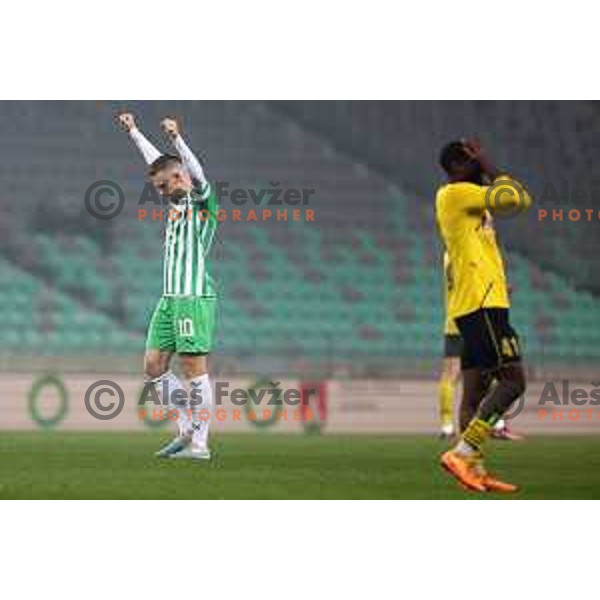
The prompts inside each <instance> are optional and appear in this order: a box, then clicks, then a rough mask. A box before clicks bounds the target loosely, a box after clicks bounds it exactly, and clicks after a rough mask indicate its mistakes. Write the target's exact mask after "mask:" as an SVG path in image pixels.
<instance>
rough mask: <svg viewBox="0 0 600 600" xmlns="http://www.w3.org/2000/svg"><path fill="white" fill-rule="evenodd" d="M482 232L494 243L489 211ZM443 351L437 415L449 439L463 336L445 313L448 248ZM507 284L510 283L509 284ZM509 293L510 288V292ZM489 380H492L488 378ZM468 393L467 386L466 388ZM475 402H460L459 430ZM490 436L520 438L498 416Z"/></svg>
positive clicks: (447, 268) (449, 287)
mask: <svg viewBox="0 0 600 600" xmlns="http://www.w3.org/2000/svg"><path fill="white" fill-rule="evenodd" d="M483 234H484V235H485V236H486V238H485V239H484V242H485V243H487V244H492V245H493V244H495V243H496V232H495V231H494V224H493V218H492V215H491V214H490V212H489V211H485V213H484V215H483ZM443 266H444V311H445V317H446V318H445V321H444V354H443V359H442V372H441V375H440V381H439V386H438V392H439V395H438V401H439V402H438V405H439V417H440V434H439V436H440V438H442V439H452V438H453V437H454V432H455V429H454V397H455V390H456V386H457V384H458V381H459V379H460V357H461V355H462V347H463V344H462V338H461V337H460V331H458V327H457V326H456V323H455V322H454V319H452V318H450V316H449V315H448V305H449V303H450V302H449V298H450V296H451V295H452V293H453V291H454V282H453V277H452V265H451V264H450V258H449V257H448V252H444V258H443ZM509 287H510V286H509ZM509 293H510V292H509ZM490 381H491V380H490ZM487 387H488V386H487V385H486V388H487ZM463 391H466V392H467V395H469V392H470V390H468V389H465V390H463ZM476 410H477V406H474V407H473V406H471V405H469V404H468V403H466V402H463V403H462V405H461V412H460V416H459V424H460V428H459V431H460V432H461V433H462V432H463V431H464V429H465V428H466V427H467V425H468V424H469V421H470V420H471V419H472V418H473V415H474V414H475V412H476ZM492 437H493V438H495V439H498V440H520V439H522V436H521V435H518V434H516V433H513V432H512V431H511V430H510V428H509V427H508V425H507V423H506V421H505V420H504V419H499V420H498V422H497V423H496V424H495V425H494V428H493V430H492Z"/></svg>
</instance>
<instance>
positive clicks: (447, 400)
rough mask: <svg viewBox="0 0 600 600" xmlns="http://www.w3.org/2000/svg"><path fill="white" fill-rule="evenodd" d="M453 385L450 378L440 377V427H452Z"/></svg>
mask: <svg viewBox="0 0 600 600" xmlns="http://www.w3.org/2000/svg"><path fill="white" fill-rule="evenodd" d="M454 387H455V386H454V382H453V381H452V379H447V378H445V377H442V378H441V379H440V384H439V408H440V420H441V422H442V428H446V427H450V428H453V427H454Z"/></svg>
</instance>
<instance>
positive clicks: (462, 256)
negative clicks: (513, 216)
mask: <svg viewBox="0 0 600 600" xmlns="http://www.w3.org/2000/svg"><path fill="white" fill-rule="evenodd" d="M499 180H502V181H503V182H507V181H509V182H511V183H512V184H513V185H514V186H515V187H518V194H515V195H514V196H513V200H511V198H510V197H509V198H508V199H507V200H506V199H505V200H503V201H505V202H506V203H508V202H511V201H514V202H520V203H522V206H523V208H528V207H529V205H530V204H531V197H530V196H529V194H527V192H526V191H525V190H524V188H523V187H522V186H521V185H520V184H519V183H518V182H516V181H514V180H511V179H509V178H508V177H507V176H505V175H503V176H502V177H501V178H499ZM497 181H498V180H497ZM490 193H493V186H492V187H489V186H481V185H477V184H474V183H466V182H460V183H449V184H447V185H444V186H442V187H441V188H440V189H439V190H438V192H437V196H436V217H437V222H438V227H439V229H440V233H441V236H442V239H443V242H444V245H445V247H446V251H447V253H448V261H449V263H450V265H451V266H450V272H451V279H452V292H451V294H449V296H448V309H447V315H448V318H450V319H456V318H457V317H460V316H463V315H467V314H469V313H472V312H474V311H476V310H478V309H480V308H508V307H509V306H510V302H509V298H508V289H507V283H506V274H505V270H504V261H503V259H502V255H501V253H500V249H499V248H498V244H497V242H496V235H495V232H494V230H493V227H492V226H491V224H490V219H489V212H488V205H490V206H494V204H492V203H490V201H489V198H488V196H489V195H490Z"/></svg>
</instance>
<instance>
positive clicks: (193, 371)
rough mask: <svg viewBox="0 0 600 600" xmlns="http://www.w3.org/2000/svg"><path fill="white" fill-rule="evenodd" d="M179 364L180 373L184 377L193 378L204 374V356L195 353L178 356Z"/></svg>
mask: <svg viewBox="0 0 600 600" xmlns="http://www.w3.org/2000/svg"><path fill="white" fill-rule="evenodd" d="M179 365H180V367H181V373H182V374H183V376H184V377H185V378H186V379H194V378H195V377H201V376H202V375H205V374H206V357H205V356H197V355H192V354H190V355H185V354H182V355H180V356H179Z"/></svg>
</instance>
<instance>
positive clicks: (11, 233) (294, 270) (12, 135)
mask: <svg viewBox="0 0 600 600" xmlns="http://www.w3.org/2000/svg"><path fill="white" fill-rule="evenodd" d="M125 109H126V110H130V111H132V112H133V113H134V114H135V115H136V116H137V118H138V121H139V124H140V128H141V130H142V131H143V132H145V133H146V134H147V135H148V137H149V138H150V139H151V140H152V141H153V142H155V143H156V144H157V145H160V146H161V147H165V149H166V148H168V146H167V145H166V144H165V143H164V140H163V139H162V136H161V135H160V133H159V131H158V124H159V121H160V120H161V118H163V117H164V116H167V115H169V116H176V117H178V118H180V119H181V122H182V124H183V130H184V132H185V137H186V138H187V140H188V141H189V143H190V145H191V147H192V148H193V149H194V150H195V151H197V153H198V154H199V155H200V156H201V157H202V159H203V161H204V162H205V169H206V172H207V175H208V177H209V179H211V180H217V181H224V182H228V184H229V186H230V187H231V188H234V187H244V188H251V189H256V190H260V189H265V188H269V187H272V186H273V182H276V183H277V184H278V187H279V188H280V189H283V190H285V189H290V188H295V189H314V190H315V193H314V195H313V196H311V199H310V206H309V208H311V209H313V210H314V211H315V222H314V223H306V222H303V221H300V222H296V223H294V222H290V221H289V220H288V222H283V221H277V220H275V219H270V220H268V221H265V222H262V221H261V220H260V219H259V221H258V222H250V223H248V222H238V223H235V222H232V221H231V219H227V220H226V221H224V222H223V223H222V224H221V225H220V229H219V231H218V236H217V241H216V244H215V247H214V248H213V253H212V262H213V268H214V273H215V276H216V279H217V282H218V287H219V289H220V293H221V296H222V301H221V313H220V318H219V332H218V336H217V339H218V345H217V349H216V352H215V355H214V357H213V359H212V363H211V365H212V366H211V370H212V372H213V373H214V374H215V375H217V376H229V375H234V376H242V375H250V376H257V375H263V374H268V375H281V376H287V377H292V378H296V377H299V378H304V379H311V378H312V379H317V380H343V381H346V382H349V381H352V380H356V381H357V384H356V385H361V384H360V383H359V382H363V384H362V385H364V382H365V381H367V382H370V385H373V384H376V383H377V382H378V381H395V382H400V383H398V384H397V385H399V386H400V387H402V383H401V382H402V381H404V380H410V381H413V380H425V381H434V380H435V379H436V378H437V376H438V373H439V362H440V356H441V350H442V331H443V305H442V273H441V253H442V250H441V247H440V243H439V240H438V234H437V230H436V226H435V220H434V197H435V190H436V188H437V186H438V185H440V183H441V182H442V173H441V171H440V169H439V168H438V166H437V157H438V152H439V148H440V147H441V145H442V144H444V143H445V142H447V141H449V140H451V139H453V138H458V137H463V136H477V137H479V138H480V139H481V140H482V142H483V143H484V144H485V145H486V146H488V147H489V150H490V153H491V154H492V156H493V157H495V158H496V162H497V164H498V165H499V166H501V167H506V168H507V169H508V170H509V171H510V172H511V173H512V174H514V175H515V176H516V177H517V178H520V179H521V180H522V181H523V182H524V183H525V184H526V185H527V186H528V187H529V189H530V191H531V193H532V195H533V196H534V201H537V200H538V199H540V198H541V199H542V203H541V204H540V205H539V207H543V208H545V209H548V212H549V213H550V212H551V211H552V209H557V210H558V209H563V211H564V218H563V220H562V221H561V220H551V218H546V219H545V220H542V221H540V220H539V219H538V213H537V210H532V211H531V212H530V213H528V214H527V215H523V216H521V217H520V218H517V219H510V220H504V221H502V220H498V221H497V229H498V235H499V239H500V241H501V243H502V245H503V247H504V250H505V252H506V257H507V263H508V275H509V279H510V282H511V284H512V286H513V288H514V293H513V317H512V318H513V321H514V325H515V327H516V328H517V330H518V331H519V332H520V334H521V335H522V338H523V342H524V347H525V356H526V359H527V363H528V370H529V371H530V375H531V376H532V377H533V378H536V377H537V378H541V379H543V378H544V377H549V376H556V377H559V376H563V375H564V376H574V374H577V376H581V377H584V378H585V377H589V376H593V370H594V368H595V366H596V365H597V364H598V359H599V358H600V277H599V276H600V252H599V250H600V236H598V231H599V221H598V209H599V208H600V202H599V200H600V168H599V167H598V164H597V161H596V159H597V156H598V147H600V144H599V142H600V103H598V102H441V101H436V102H422V101H414V102H407V101H402V102H390V101H388V102H356V101H352V102H351V101H344V102H321V101H318V102H317V101H310V102H309V101H302V102H291V101H285V102H249V101H235V102H214V101H211V102H154V101H153V102H137V101H136V102H105V101H101V102H0V131H1V132H2V142H1V143H0V159H1V160H0V169H2V179H1V180H2V189H1V190H0V194H1V197H0V210H1V215H0V239H1V240H2V246H1V248H2V251H1V255H0V274H1V278H2V292H1V293H0V303H1V305H2V313H3V321H2V327H1V328H0V337H1V340H0V348H1V350H0V353H1V363H0V364H1V366H2V369H3V371H4V373H5V374H10V373H13V374H14V373H38V372H39V373H42V372H47V371H51V372H61V373H78V372H81V373H90V372H102V373H107V372H109V373H123V374H129V375H132V376H139V379H140V380H141V364H142V354H143V344H144V339H145V332H146V328H147V325H148V322H149V318H150V315H151V312H152V310H153V309H154V306H155V304H156V302H157V300H158V298H159V297H160V294H161V287H162V241H163V227H164V223H161V222H158V221H154V222H153V221H152V220H150V219H145V220H141V221H140V220H139V218H138V209H139V208H140V207H139V205H138V201H139V198H140V196H141V195H142V193H143V190H144V185H145V180H144V173H145V168H144V164H143V162H142V160H141V158H140V157H139V156H138V154H137V152H136V150H135V148H134V147H133V145H132V144H131V143H130V141H129V140H128V139H127V136H126V135H125V134H124V133H123V132H121V131H119V130H118V128H117V126H116V123H115V115H116V114H117V113H118V112H119V111H121V110H125ZM97 180H111V181H114V182H117V183H118V184H119V186H120V187H121V188H122V189H123V190H124V192H125V196H126V199H127V201H126V204H125V208H124V210H123V211H122V213H121V214H120V215H119V216H118V217H116V218H114V219H112V220H107V221H102V220H98V219H96V218H94V217H93V216H92V215H90V214H89V212H88V211H87V210H86V208H85V206H84V196H85V192H86V190H87V189H88V188H89V187H90V185H92V184H93V183H94V182H95V181H97ZM574 189H576V190H579V192H578V193H576V194H573V193H572V191H573V190H574ZM581 190H583V192H581V193H580V191H581ZM150 208H151V207H150ZM223 208H225V209H226V210H227V211H230V210H231V209H232V208H242V211H247V210H249V209H250V208H252V206H250V205H248V204H247V205H246V206H245V207H234V206H233V205H232V204H230V203H229V202H227V201H224V202H223ZM254 208H263V207H254ZM264 208H275V209H276V208H277V207H264ZM282 208H283V207H282ZM536 208H537V207H536ZM573 208H579V209H585V208H590V209H594V211H595V212H594V216H593V218H592V219H591V220H590V221H589V222H587V221H585V220H584V219H583V218H582V219H581V220H579V221H570V220H569V219H568V216H567V211H569V210H571V209H573ZM590 374H591V375H590ZM361 390H362V391H361V397H364V396H365V393H364V388H361ZM435 402H436V401H435V398H433V397H432V398H431V399H430V405H427V406H428V409H427V410H429V411H431V414H432V415H433V414H434V413H435ZM433 420H434V417H432V423H433Z"/></svg>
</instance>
